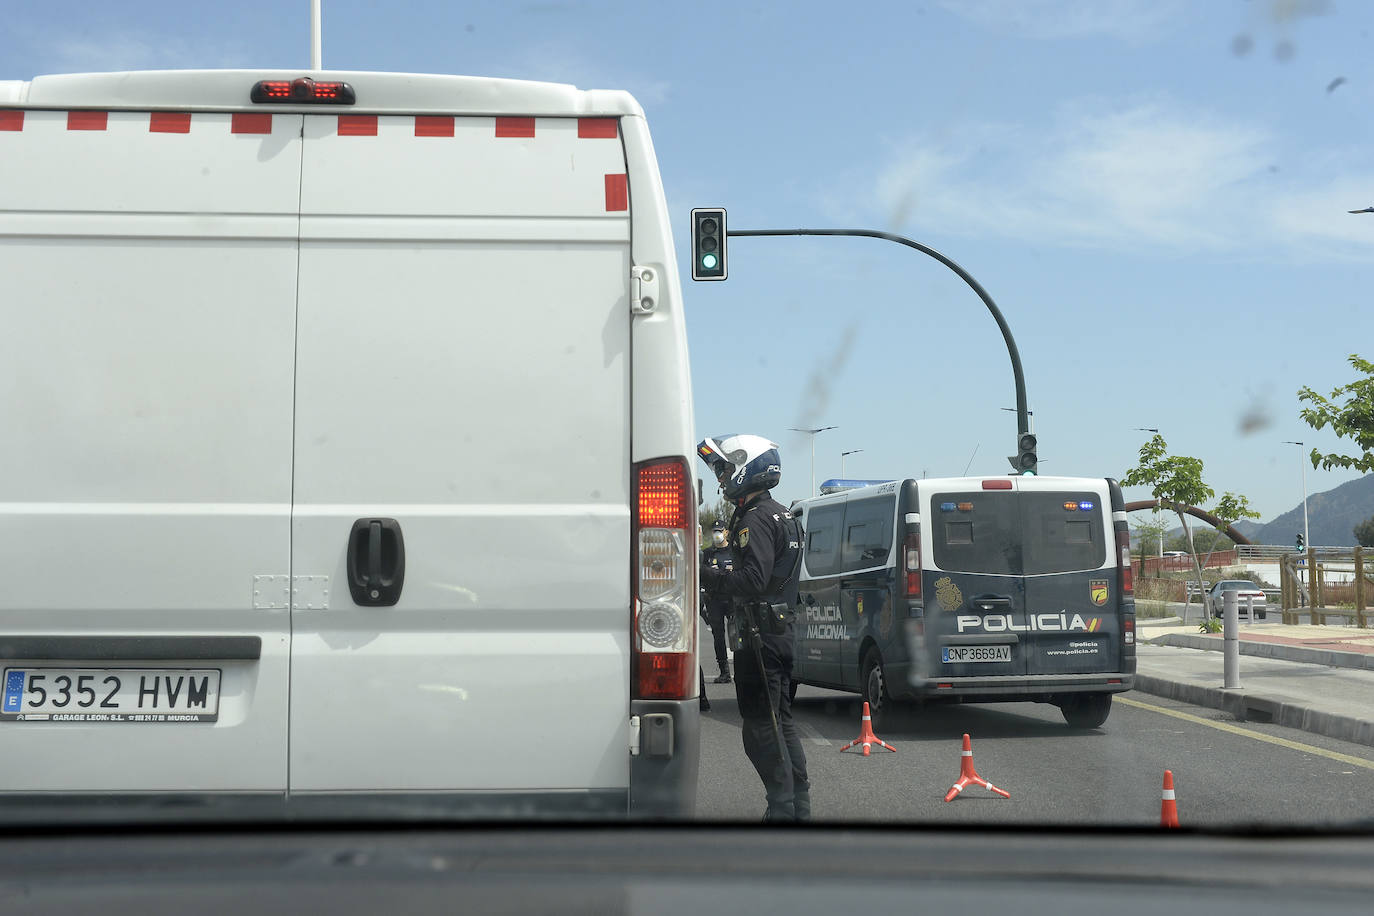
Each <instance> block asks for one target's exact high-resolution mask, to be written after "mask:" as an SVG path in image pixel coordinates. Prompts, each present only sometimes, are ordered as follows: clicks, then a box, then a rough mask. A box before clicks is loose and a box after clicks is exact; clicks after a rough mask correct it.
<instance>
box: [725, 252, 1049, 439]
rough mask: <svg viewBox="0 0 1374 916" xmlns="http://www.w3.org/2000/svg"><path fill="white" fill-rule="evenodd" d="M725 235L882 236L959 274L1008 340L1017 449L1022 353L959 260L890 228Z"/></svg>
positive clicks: (1023, 429)
mask: <svg viewBox="0 0 1374 916" xmlns="http://www.w3.org/2000/svg"><path fill="white" fill-rule="evenodd" d="M725 235H726V237H727V238H730V237H733V236H762V235H845V236H854V237H857V238H867V239H885V240H887V241H889V242H896V243H897V244H898V245H905V246H906V247H908V248H915V249H916V250H917V251H919V252H921V254H925V255H929V256H930V257H932V258H934V259H935V260H937V261H939V262H940V263H941V264H943V265H945V266H946V267H948V268H949V269H950V270H952V271H954V272H955V273H956V274H958V275H959V279H960V280H963V281H964V282H965V283H967V284H968V285H969V288H970V289H972V290H973V291H974V292H975V293H977V294H978V298H979V299H982V300H983V304H984V305H986V306H987V307H988V311H989V312H991V313H992V318H993V320H994V321H996V322H997V327H999V328H1001V330H1002V339H1003V340H1005V341H1006V342H1007V354H1008V355H1009V356H1010V357H1011V373H1012V376H1013V378H1014V379H1015V381H1016V437H1017V448H1018V450H1019V449H1020V438H1021V436H1023V435H1025V434H1026V433H1028V432H1030V423H1029V416H1028V414H1029V411H1027V409H1026V377H1025V374H1024V373H1022V371H1021V354H1020V353H1019V352H1017V349H1016V340H1015V339H1014V338H1013V337H1012V336H1011V328H1009V327H1008V326H1007V319H1005V318H1003V317H1002V310H1001V309H999V308H998V307H997V303H996V302H993V301H992V297H991V296H989V295H988V291H987V290H985V289H983V287H982V285H981V284H980V283H979V282H978V281H977V280H975V279H973V276H972V274H970V273H969V272H968V271H966V270H964V269H963V268H962V267H960V266H959V265H958V264H956V263H954V262H953V261H951V260H950V259H949V258H947V257H945V256H944V255H942V254H941V253H940V252H938V251H936V250H935V249H934V248H931V247H930V246H928V245H922V244H921V243H920V242H917V241H915V240H913V239H909V238H907V237H905V236H901V235H896V234H894V233H891V232H880V231H878V230H877V229H728V228H727V229H726V232H725Z"/></svg>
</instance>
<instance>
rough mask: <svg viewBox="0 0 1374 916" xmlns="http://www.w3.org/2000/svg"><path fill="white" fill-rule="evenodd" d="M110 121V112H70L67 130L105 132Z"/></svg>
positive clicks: (68, 113)
mask: <svg viewBox="0 0 1374 916" xmlns="http://www.w3.org/2000/svg"><path fill="white" fill-rule="evenodd" d="M109 119H110V113H109V112H108V111H69V112H67V130H104V129H105V125H106V123H107V122H108V121H109Z"/></svg>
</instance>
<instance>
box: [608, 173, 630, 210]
mask: <svg viewBox="0 0 1374 916" xmlns="http://www.w3.org/2000/svg"><path fill="white" fill-rule="evenodd" d="M628 209H630V185H629V181H628V176H626V175H624V174H620V175H607V176H606V211H607V212H610V211H612V210H628Z"/></svg>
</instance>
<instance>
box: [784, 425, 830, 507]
mask: <svg viewBox="0 0 1374 916" xmlns="http://www.w3.org/2000/svg"><path fill="white" fill-rule="evenodd" d="M790 429H791V430H792V432H794V433H806V434H807V435H809V436H810V437H811V492H809V493H807V494H806V495H807V496H815V495H816V434H817V433H823V432H825V431H826V430H827V429H839V427H838V426H818V427H816V428H815V429H798V428H797V427H795V426H793V427H790Z"/></svg>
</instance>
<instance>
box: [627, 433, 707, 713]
mask: <svg viewBox="0 0 1374 916" xmlns="http://www.w3.org/2000/svg"><path fill="white" fill-rule="evenodd" d="M634 485H635V493H634V507H635V514H634V519H633V524H634V530H633V539H634V541H633V543H634V561H633V562H634V565H633V568H632V571H631V576H632V581H633V584H634V595H633V613H634V632H633V634H632V636H631V641H632V650H631V664H632V666H633V667H632V669H631V670H632V671H633V675H632V677H633V689H634V698H635V699H641V700H652V699H666V700H683V699H687V698H688V697H690V696H691V695H692V691H693V690H694V689H695V687H696V683H697V673H696V671H695V670H693V669H695V668H696V666H697V663H696V627H695V626H690V625H689V624H690V623H691V622H692V621H695V619H696V600H697V583H696V565H695V563H694V562H692V560H693V559H694V558H695V557H696V553H697V551H696V547H697V545H696V520H695V518H694V517H693V515H694V513H693V512H692V502H691V496H692V493H691V478H690V475H689V474H688V473H687V463H686V461H685V460H684V459H682V458H670V459H662V460H658V461H649V462H644V463H642V464H637V465H635V466H634Z"/></svg>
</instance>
